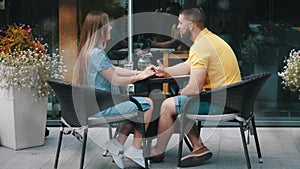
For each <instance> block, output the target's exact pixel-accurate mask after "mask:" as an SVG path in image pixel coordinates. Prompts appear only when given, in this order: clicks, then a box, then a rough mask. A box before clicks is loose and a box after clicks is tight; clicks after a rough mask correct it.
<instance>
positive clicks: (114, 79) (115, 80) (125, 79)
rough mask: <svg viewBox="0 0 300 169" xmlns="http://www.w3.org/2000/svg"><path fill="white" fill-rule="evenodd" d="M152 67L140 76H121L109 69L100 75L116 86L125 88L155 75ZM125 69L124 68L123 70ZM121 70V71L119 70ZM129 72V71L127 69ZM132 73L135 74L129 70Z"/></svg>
mask: <svg viewBox="0 0 300 169" xmlns="http://www.w3.org/2000/svg"><path fill="white" fill-rule="evenodd" d="M151 68H152V66H149V67H147V68H146V69H145V70H144V71H141V72H140V73H138V74H132V75H127V76H121V75H119V74H117V73H116V72H115V71H114V69H113V68H108V69H105V70H102V71H100V73H101V74H102V75H103V76H104V77H105V78H106V79H107V80H108V81H110V82H111V83H112V84H113V85H114V86H123V85H128V84H131V83H135V82H137V81H139V80H143V79H146V78H148V77H150V76H152V75H154V74H155V72H154V71H153V70H151ZM123 69H124V68H123ZM119 70H121V69H119ZM127 70H128V69H127ZM129 72H130V73H132V72H134V71H133V70H129Z"/></svg>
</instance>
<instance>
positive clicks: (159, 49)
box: [118, 48, 175, 52]
mask: <svg viewBox="0 0 300 169" xmlns="http://www.w3.org/2000/svg"><path fill="white" fill-rule="evenodd" d="M134 50H135V51H138V50H142V49H139V48H137V49H134ZM118 51H119V52H127V51H128V48H123V49H119V50H118ZM174 51H175V49H174V48H150V52H174Z"/></svg>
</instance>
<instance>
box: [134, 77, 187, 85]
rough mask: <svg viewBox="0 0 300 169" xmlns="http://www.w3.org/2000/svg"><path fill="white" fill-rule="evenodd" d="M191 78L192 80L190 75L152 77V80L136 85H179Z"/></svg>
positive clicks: (142, 81) (148, 79)
mask: <svg viewBox="0 0 300 169" xmlns="http://www.w3.org/2000/svg"><path fill="white" fill-rule="evenodd" d="M189 78H190V75H179V76H172V77H156V76H152V77H150V78H147V79H144V80H140V81H137V82H135V84H139V83H153V84H157V83H178V82H182V81H186V80H188V79H189Z"/></svg>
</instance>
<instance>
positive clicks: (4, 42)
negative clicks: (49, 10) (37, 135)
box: [0, 24, 66, 99]
mask: <svg viewBox="0 0 300 169" xmlns="http://www.w3.org/2000/svg"><path fill="white" fill-rule="evenodd" d="M42 40H43V39H42V38H40V39H35V38H34V37H33V35H32V28H31V27H30V26H25V25H24V24H20V25H17V24H13V25H9V26H8V28H7V29H6V30H4V29H2V30H1V32H0V88H2V89H6V90H9V89H10V88H11V87H13V86H14V87H17V88H22V87H29V88H31V89H32V91H33V99H37V98H39V97H45V96H47V94H48V93H49V91H50V90H51V88H50V87H49V86H48V85H47V83H46V79H47V78H55V79H63V78H64V74H65V73H66V68H65V65H63V62H62V59H63V58H62V56H60V55H58V54H56V53H52V54H49V53H48V50H47V48H48V45H47V44H46V43H45V44H42Z"/></svg>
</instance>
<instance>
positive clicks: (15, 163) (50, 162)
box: [0, 127, 300, 169]
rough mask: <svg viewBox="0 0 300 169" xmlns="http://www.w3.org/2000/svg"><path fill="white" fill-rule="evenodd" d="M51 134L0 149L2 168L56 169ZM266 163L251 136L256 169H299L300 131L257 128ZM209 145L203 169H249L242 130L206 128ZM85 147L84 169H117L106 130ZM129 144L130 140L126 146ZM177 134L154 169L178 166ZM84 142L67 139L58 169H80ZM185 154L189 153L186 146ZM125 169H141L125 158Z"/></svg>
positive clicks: (95, 133) (53, 129) (92, 135)
mask: <svg viewBox="0 0 300 169" xmlns="http://www.w3.org/2000/svg"><path fill="white" fill-rule="evenodd" d="M49 130H50V135H49V136H48V137H46V138H45V144H44V145H43V146H40V147H35V148H29V149H24V150H19V151H15V150H11V149H8V148H5V147H3V146H1V147H0V168H1V169H19V168H22V169H50V168H53V166H54V161H55V152H56V147H57V143H58V135H59V128H56V127H50V128H49ZM257 130H258V134H259V139H260V145H261V151H262V157H263V163H258V159H257V153H256V150H255V142H254V139H253V137H250V138H251V139H250V146H249V150H250V151H249V155H250V160H251V161H252V163H251V164H252V168H253V169H297V168H299V162H298V161H299V157H300V142H299V140H300V128H288V127H284V128H257ZM201 134H202V136H203V140H204V141H205V143H206V146H207V147H209V148H210V149H211V151H212V153H213V157H212V158H211V159H210V160H209V161H207V162H205V163H203V164H202V165H201V166H197V167H191V169H193V168H195V169H196V168H197V169H198V168H201V169H244V168H246V167H247V166H246V163H245V157H244V155H243V147H242V144H241V138H240V134H239V128H211V127H207V128H203V129H202V130H201ZM89 137H90V138H89V139H88V142H87V147H86V151H87V153H86V159H85V167H84V168H85V169H108V168H109V169H117V168H118V167H117V166H116V165H115V164H114V163H112V159H111V158H110V157H103V156H102V154H103V152H104V149H103V148H102V146H103V143H104V142H105V141H107V139H108V138H109V133H108V130H107V128H93V129H91V130H90V131H89ZM127 143H128V144H130V143H131V140H130V139H129V140H128V141H127V142H126V144H127ZM177 143H178V134H174V135H173V137H172V138H171V141H170V143H169V145H168V148H167V149H168V151H167V152H166V157H165V159H164V161H163V162H161V163H153V164H151V166H150V168H151V169H161V168H163V169H174V168H177V167H176V156H177V146H178V145H177ZM81 147H82V143H81V142H80V141H78V140H77V139H76V138H75V137H73V136H72V135H67V136H65V137H64V140H63V142H62V152H61V158H60V163H59V166H58V168H60V169H70V168H78V167H79V161H80V152H81ZM183 150H184V151H183V153H184V154H186V153H187V152H188V148H187V147H186V146H184V147H183ZM125 166H126V168H130V169H135V168H139V167H138V166H137V165H136V164H135V163H133V162H131V161H130V160H128V159H125Z"/></svg>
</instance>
